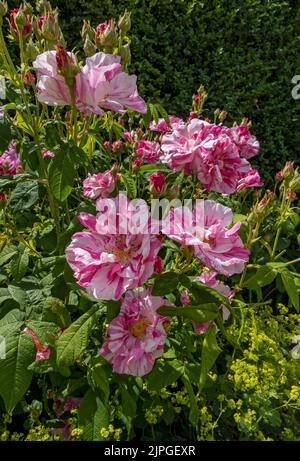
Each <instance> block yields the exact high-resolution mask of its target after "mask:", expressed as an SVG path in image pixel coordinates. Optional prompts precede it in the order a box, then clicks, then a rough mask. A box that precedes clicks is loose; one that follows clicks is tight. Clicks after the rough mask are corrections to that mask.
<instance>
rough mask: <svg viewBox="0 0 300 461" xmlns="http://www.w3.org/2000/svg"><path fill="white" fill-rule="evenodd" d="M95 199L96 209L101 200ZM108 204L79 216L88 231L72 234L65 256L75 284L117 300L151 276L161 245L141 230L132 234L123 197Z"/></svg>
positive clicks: (132, 229)
mask: <svg viewBox="0 0 300 461" xmlns="http://www.w3.org/2000/svg"><path fill="white" fill-rule="evenodd" d="M99 200H100V202H99ZM99 200H98V201H97V207H98V210H99V207H100V206H101V205H102V203H101V201H102V200H103V199H99ZM109 204H113V206H111V208H109V206H110V205H109ZM109 204H108V205H107V210H106V212H105V213H104V211H102V212H101V211H100V212H99V213H98V214H97V216H93V215H91V214H88V213H80V214H79V216H78V220H79V221H80V222H81V223H82V224H83V225H84V226H85V227H87V228H88V229H89V231H88V232H77V233H75V234H74V235H73V237H72V242H71V244H70V245H69V246H68V247H67V249H66V257H67V261H68V263H69V265H70V266H71V268H72V269H73V271H74V276H75V278H76V280H77V282H78V284H79V285H80V286H82V287H84V288H85V289H86V290H87V291H88V292H89V293H90V294H91V295H92V296H94V297H95V298H97V299H116V300H118V299H120V297H121V296H122V294H123V293H125V291H126V290H128V289H133V288H136V287H140V286H142V285H143V283H144V282H145V281H146V280H148V279H149V277H151V275H152V274H153V272H154V264H155V257H156V256H157V253H158V251H159V249H160V247H161V242H160V240H159V238H157V237H156V236H155V235H151V234H150V232H146V231H145V229H141V232H142V231H143V233H136V228H135V226H133V228H131V225H132V213H131V211H130V210H129V208H128V200H127V198H126V196H124V195H123V194H119V195H118V196H117V197H116V198H115V199H109ZM148 225H149V224H148V223H145V226H148Z"/></svg>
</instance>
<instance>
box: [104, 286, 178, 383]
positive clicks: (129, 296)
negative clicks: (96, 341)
mask: <svg viewBox="0 0 300 461" xmlns="http://www.w3.org/2000/svg"><path fill="white" fill-rule="evenodd" d="M170 305H171V303H170V302H169V301H167V300H166V299H164V298H162V297H161V296H152V295H151V288H148V289H142V290H139V291H137V292H133V291H128V292H127V293H126V294H125V298H124V300H123V302H122V306H121V311H120V314H119V315H118V316H117V317H115V318H114V319H113V320H112V322H111V323H110V325H109V327H108V331H107V333H108V335H107V337H106V338H105V339H104V344H103V346H102V348H101V349H100V354H101V355H102V356H103V357H105V358H106V360H107V361H108V362H109V363H111V365H112V366H113V370H114V371H115V372H116V373H119V374H127V375H133V376H144V375H146V374H148V373H149V372H150V371H151V370H152V368H153V366H154V362H155V360H156V359H157V358H158V357H160V356H161V355H162V354H163V352H164V344H165V342H166V339H167V334H166V332H165V329H164V324H165V323H168V320H167V319H166V317H163V316H162V315H159V314H157V312H156V311H157V309H158V308H159V307H162V306H170Z"/></svg>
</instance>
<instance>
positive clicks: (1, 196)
mask: <svg viewBox="0 0 300 461" xmlns="http://www.w3.org/2000/svg"><path fill="white" fill-rule="evenodd" d="M6 200H7V196H6V194H5V193H4V192H0V202H5V201H6Z"/></svg>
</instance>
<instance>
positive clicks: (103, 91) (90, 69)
mask: <svg viewBox="0 0 300 461" xmlns="http://www.w3.org/2000/svg"><path fill="white" fill-rule="evenodd" d="M120 59H121V58H120V56H116V55H111V54H105V53H101V52H100V53H96V54H95V55H94V56H92V57H90V58H87V60H86V65H85V66H84V67H83V69H82V71H81V73H80V74H78V75H77V77H76V90H77V98H78V104H79V108H80V110H82V111H84V112H86V113H88V112H95V113H97V114H99V115H101V114H102V113H103V110H102V109H103V108H104V109H109V110H112V111H114V112H118V113H123V112H125V110H126V109H131V110H135V111H137V112H142V113H146V112H147V107H146V104H145V101H144V100H143V99H142V98H141V97H140V96H139V95H138V92H137V87H136V76H135V75H128V74H126V73H125V72H122V66H121V64H120Z"/></svg>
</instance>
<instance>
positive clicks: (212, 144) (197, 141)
mask: <svg viewBox="0 0 300 461" xmlns="http://www.w3.org/2000/svg"><path fill="white" fill-rule="evenodd" d="M161 150H162V152H163V153H162V155H161V157H160V160H161V161H162V163H165V164H167V165H168V166H169V168H171V169H172V170H175V171H184V173H185V174H187V175H189V174H191V173H192V172H195V173H196V174H197V177H198V179H199V180H200V181H201V182H202V184H203V186H204V187H205V188H206V189H207V190H209V191H216V192H219V193H221V194H232V193H234V192H236V191H237V190H242V189H244V188H246V187H259V186H261V185H262V184H263V183H262V182H261V181H260V177H259V173H258V172H257V171H256V170H253V169H252V167H251V164H250V163H249V162H248V160H247V159H249V158H250V157H253V156H254V155H256V154H257V153H258V150H259V143H258V141H257V140H256V138H255V137H254V136H253V135H251V133H250V131H249V130H248V128H247V127H246V126H244V125H237V126H234V127H226V126H223V125H215V124H211V123H209V122H206V121H203V120H199V119H196V118H195V119H192V120H190V121H189V122H188V123H186V124H184V123H178V124H176V125H175V126H174V127H173V128H172V130H171V131H169V132H167V133H165V134H164V135H163V136H162V140H161Z"/></svg>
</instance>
